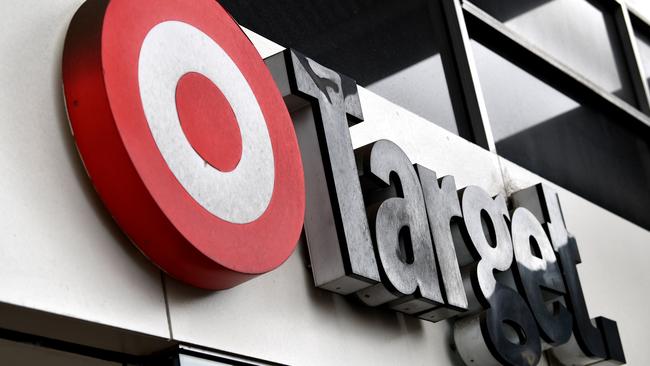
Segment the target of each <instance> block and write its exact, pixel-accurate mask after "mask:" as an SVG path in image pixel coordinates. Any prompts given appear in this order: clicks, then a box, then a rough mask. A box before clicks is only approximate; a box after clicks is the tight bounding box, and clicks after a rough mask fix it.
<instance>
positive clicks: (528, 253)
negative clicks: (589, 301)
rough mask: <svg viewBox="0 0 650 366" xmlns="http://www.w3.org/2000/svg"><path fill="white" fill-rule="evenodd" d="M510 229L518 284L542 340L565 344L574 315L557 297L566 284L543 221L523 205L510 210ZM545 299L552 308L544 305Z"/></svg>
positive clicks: (552, 344) (563, 291)
mask: <svg viewBox="0 0 650 366" xmlns="http://www.w3.org/2000/svg"><path fill="white" fill-rule="evenodd" d="M511 231H512V246H513V249H514V254H515V263H516V265H515V266H513V269H514V271H513V272H514V275H515V282H516V283H517V288H518V289H519V292H520V293H521V294H522V295H523V296H524V298H525V299H526V302H527V303H528V306H529V307H530V309H531V311H532V312H533V315H534V316H535V320H536V321H537V324H538V326H539V332H540V335H541V336H542V338H543V339H544V341H545V342H546V343H548V344H549V345H551V346H557V345H560V344H564V343H566V342H567V341H568V340H569V338H570V337H571V324H572V321H573V319H572V317H571V314H570V313H569V311H568V310H567V308H566V307H565V306H564V305H563V304H562V303H561V302H560V301H558V299H557V297H558V295H564V293H565V288H564V279H563V278H562V273H561V272H560V267H559V265H558V263H557V259H556V257H555V252H553V247H552V246H551V243H550V242H549V240H548V237H547V236H546V233H545V232H544V229H543V228H542V225H541V224H540V223H539V221H537V219H536V218H535V216H534V215H533V214H532V213H531V212H530V211H528V210H527V209H525V208H523V207H520V208H517V209H515V211H514V212H513V214H512V225H511ZM545 290H550V291H552V292H553V294H548V293H547V292H546V291H545ZM547 302H548V303H549V304H550V306H552V310H549V309H548V308H547Z"/></svg>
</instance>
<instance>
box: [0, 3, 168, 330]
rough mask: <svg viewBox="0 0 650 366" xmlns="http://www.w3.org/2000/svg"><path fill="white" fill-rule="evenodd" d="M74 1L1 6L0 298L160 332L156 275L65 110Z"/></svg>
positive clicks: (161, 310)
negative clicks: (83, 154)
mask: <svg viewBox="0 0 650 366" xmlns="http://www.w3.org/2000/svg"><path fill="white" fill-rule="evenodd" d="M81 3H82V1H80V0H75V1H62V0H58V1H37V0H26V1H23V0H21V1H3V2H2V6H1V11H0V24H2V32H0V60H1V61H0V171H1V172H2V173H1V175H0V208H1V209H0V302H4V303H10V304H14V305H18V306H23V307H28V308H33V309H38V310H43V311H47V312H51V313H56V314H61V315H66V316H70V317H74V318H79V319H84V320H88V321H92V322H96V323H100V324H106V325H111V326H115V327H121V328H128V329H131V330H134V331H138V332H143V333H148V334H154V335H159V336H162V337H168V336H169V332H168V327H167V319H166V313H165V302H164V296H163V291H162V284H161V279H160V272H159V271H158V270H157V269H156V267H155V266H153V265H151V264H150V263H149V262H148V261H147V260H146V259H145V258H144V256H142V255H141V254H140V253H139V252H138V251H137V250H136V249H135V247H134V246H133V245H131V243H130V242H129V241H128V239H127V238H126V237H125V236H124V235H123V234H122V233H121V231H120V230H119V228H118V227H117V226H116V225H115V223H114V222H113V220H112V219H111V217H110V215H109V214H108V213H107V211H106V209H105V208H104V207H103V205H102V204H101V202H100V200H99V199H98V196H97V195H96V193H95V191H94V190H93V188H92V185H91V184H90V180H89V179H88V176H87V175H86V173H85V171H84V169H83V165H82V163H81V160H80V159H79V156H78V155H77V151H76V149H75V145H74V141H73V138H72V136H71V134H70V129H69V126H68V122H67V118H66V116H65V110H64V104H63V97H62V91H61V54H62V48H63V41H64V37H65V34H66V30H67V26H68V22H69V21H70V19H71V18H72V15H73V14H74V12H75V11H76V9H77V7H78V6H79V5H80V4H81ZM143 219H144V218H143Z"/></svg>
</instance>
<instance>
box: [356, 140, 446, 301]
mask: <svg viewBox="0 0 650 366" xmlns="http://www.w3.org/2000/svg"><path fill="white" fill-rule="evenodd" d="M357 156H358V157H359V160H360V161H361V162H362V163H363V166H364V169H363V173H364V176H363V178H362V181H363V182H367V184H366V185H365V187H364V188H366V189H364V191H366V192H368V191H372V190H376V189H379V190H381V189H382V188H384V189H385V188H389V187H390V188H393V189H394V193H395V195H396V196H397V197H389V198H387V199H385V200H382V202H369V208H368V211H369V215H368V217H369V221H370V227H371V232H372V234H373V237H374V239H375V251H376V255H377V259H378V262H379V269H380V270H379V273H380V276H381V279H382V283H381V284H377V285H375V286H373V287H374V288H373V287H371V288H369V289H364V290H361V291H360V292H358V295H359V298H360V299H361V300H362V301H364V302H365V303H366V304H369V305H381V304H383V303H386V302H389V301H391V302H390V304H389V306H390V307H391V308H393V309H395V310H398V311H401V312H404V313H408V314H415V313H419V312H422V311H423V310H428V309H431V308H433V307H434V306H437V305H440V304H441V303H442V302H443V299H442V293H441V290H440V284H439V283H438V272H437V269H436V261H435V256H434V253H433V244H432V242H431V236H430V233H429V225H428V223H427V214H426V207H425V206H424V197H423V196H422V188H421V187H420V182H419V180H418V176H417V174H416V173H415V169H414V168H413V165H412V163H411V161H410V160H409V158H408V157H407V156H406V154H405V153H404V152H403V151H402V150H401V149H400V148H399V146H397V145H396V144H394V143H393V142H390V141H387V140H380V141H377V142H374V143H372V144H370V145H366V146H364V147H362V148H360V149H358V150H357ZM368 186H370V187H368ZM393 300H394V301H393Z"/></svg>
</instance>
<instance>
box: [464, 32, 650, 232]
mask: <svg viewBox="0 0 650 366" xmlns="http://www.w3.org/2000/svg"><path fill="white" fill-rule="evenodd" d="M472 49H473V51H474V54H475V56H476V63H477V69H478V74H479V78H480V82H481V87H482V89H483V92H484V95H485V102H486V106H487V110H488V115H489V118H490V122H491V125H492V130H493V133H494V138H495V141H496V145H497V152H498V153H499V155H501V156H503V157H505V158H506V159H508V160H510V161H513V162H515V163H517V164H519V165H521V166H523V167H525V168H527V169H529V170H531V171H533V172H535V173H537V174H539V175H541V176H543V177H545V178H547V179H549V180H550V181H552V182H555V183H557V184H558V185H560V186H563V187H565V188H567V189H569V190H571V191H573V192H575V193H577V194H579V195H581V196H582V197H585V198H587V199H589V200H591V201H592V202H594V203H596V204H598V205H600V206H602V207H604V208H606V209H608V210H610V211H612V212H614V213H617V214H619V215H621V216H623V217H625V218H627V219H628V220H631V221H633V222H636V223H638V224H640V225H642V226H644V227H646V228H650V211H648V209H647V207H650V194H648V190H649V187H650V159H649V158H648V157H650V146H649V145H648V142H647V140H645V139H644V137H643V135H641V134H638V133H636V132H635V131H632V130H630V129H628V128H627V127H626V125H625V121H624V120H623V118H624V117H623V116H614V115H610V114H608V113H607V112H605V111H603V110H602V109H601V108H600V107H599V106H594V105H587V104H583V103H581V102H580V101H577V100H575V99H572V98H570V97H568V96H567V95H565V94H563V93H562V92H561V91H559V90H557V89H554V88H552V87H550V86H549V85H547V84H546V83H544V82H543V81H542V80H540V79H538V78H536V77H534V76H533V75H531V74H529V73H527V72H526V71H524V70H522V69H521V68H519V67H518V66H516V65H514V64H512V63H511V62H509V61H507V60H506V59H504V58H502V57H501V56H499V55H497V54H496V53H494V52H492V51H491V50H489V49H488V48H486V47H485V46H483V45H481V44H480V43H478V42H475V41H472ZM504 80H507V83H504ZM506 86H507V87H506Z"/></svg>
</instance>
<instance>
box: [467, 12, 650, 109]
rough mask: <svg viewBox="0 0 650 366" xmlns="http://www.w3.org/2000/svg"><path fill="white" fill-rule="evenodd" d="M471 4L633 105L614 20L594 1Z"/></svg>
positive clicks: (634, 103) (631, 90)
mask: <svg viewBox="0 0 650 366" xmlns="http://www.w3.org/2000/svg"><path fill="white" fill-rule="evenodd" d="M644 1H646V0H644ZM471 2H472V3H473V4H475V5H477V6H478V7H480V8H481V9H483V10H484V11H486V12H487V13H489V14H490V15H491V16H493V17H495V18H497V19H498V20H499V21H501V22H503V23H504V24H505V25H506V26H507V27H508V28H510V29H511V30H513V31H514V32H516V33H518V34H519V35H521V36H522V37H524V38H525V39H526V40H527V41H529V42H530V43H531V44H533V45H534V46H536V47H538V48H540V49H541V50H543V51H545V52H546V53H548V54H549V55H551V56H552V57H554V58H555V59H557V60H559V61H561V62H563V63H564V64H566V65H567V66H569V67H570V68H572V69H573V70H575V71H577V72H579V73H581V74H582V75H583V76H585V77H586V78H588V79H589V80H590V81H592V82H594V83H595V84H597V85H598V86H600V87H602V88H603V89H605V90H606V91H608V92H611V93H614V94H616V95H617V96H619V97H620V98H621V99H623V100H625V101H627V102H628V103H630V104H632V105H636V102H635V98H634V94H633V89H632V86H631V82H630V79H629V74H628V73H627V68H626V66H625V65H626V64H625V59H624V57H623V52H622V50H621V47H620V41H619V37H618V32H617V30H616V24H615V22H614V17H613V16H612V15H611V14H609V13H608V12H607V11H606V10H605V9H603V8H601V7H600V6H599V5H598V4H597V3H596V2H590V1H587V0H471Z"/></svg>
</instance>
